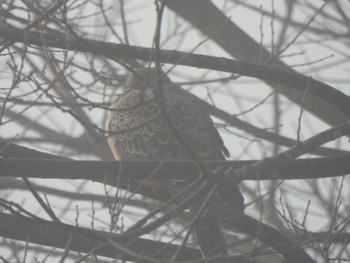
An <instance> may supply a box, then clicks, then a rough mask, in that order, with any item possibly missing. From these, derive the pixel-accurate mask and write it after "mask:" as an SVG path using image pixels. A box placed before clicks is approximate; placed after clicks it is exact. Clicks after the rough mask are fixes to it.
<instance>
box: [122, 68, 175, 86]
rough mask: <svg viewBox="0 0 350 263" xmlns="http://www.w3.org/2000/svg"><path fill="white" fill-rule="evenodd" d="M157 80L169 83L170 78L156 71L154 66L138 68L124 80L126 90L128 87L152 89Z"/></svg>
mask: <svg viewBox="0 0 350 263" xmlns="http://www.w3.org/2000/svg"><path fill="white" fill-rule="evenodd" d="M159 81H161V84H162V85H163V84H167V83H171V81H170V79H169V78H168V77H167V76H166V75H165V74H164V73H163V72H162V71H161V72H157V69H156V68H139V69H136V70H135V72H134V73H133V74H131V75H130V76H129V77H128V79H127V80H126V82H125V87H126V90H130V89H142V90H147V89H154V88H156V87H157V85H158V83H159Z"/></svg>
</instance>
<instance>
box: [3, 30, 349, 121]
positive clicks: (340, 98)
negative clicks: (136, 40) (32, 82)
mask: <svg viewBox="0 0 350 263" xmlns="http://www.w3.org/2000/svg"><path fill="white" fill-rule="evenodd" d="M0 38H4V39H7V40H11V41H16V42H22V43H25V44H29V45H36V46H45V47H56V48H60V49H65V50H67V49H68V50H75V51H79V52H90V53H94V54H96V55H104V56H106V57H108V58H115V57H118V58H133V59H139V60H144V61H147V62H149V61H153V60H154V56H153V52H154V51H153V49H151V48H142V47H135V46H129V45H123V44H112V43H107V42H101V41H94V40H87V39H82V38H79V39H74V38H66V37H64V35H62V34H55V35H54V34H46V33H38V32H25V31H23V30H20V29H17V28H13V27H0ZM159 60H160V61H161V62H164V63H171V64H178V65H185V66H192V67H200V68H207V69H212V70H217V71H223V72H230V73H236V74H241V75H244V76H249V77H254V78H258V79H262V80H265V81H273V82H276V83H279V84H283V85H286V86H288V87H289V88H291V89H295V90H297V91H299V92H301V93H302V94H304V92H305V90H306V89H307V91H308V94H313V95H315V96H316V97H319V98H322V99H323V100H324V101H328V102H329V103H331V104H332V105H333V106H334V107H335V108H337V109H338V110H340V111H341V112H343V113H344V114H346V115H347V116H350V99H349V98H348V97H347V96H346V95H345V94H343V93H342V92H340V91H338V90H336V89H335V88H333V87H331V86H329V85H327V84H324V83H322V82H320V81H317V80H313V79H311V78H308V77H306V76H304V75H302V74H299V73H296V72H292V71H289V70H288V71H287V70H281V69H280V68H275V67H269V66H262V65H256V64H250V63H245V62H239V61H235V60H232V59H226V58H222V57H221V58H219V57H210V56H205V55H198V54H190V53H185V52H178V51H166V50H161V51H160V52H159ZM333 118H334V117H333ZM338 122H339V121H337V123H338Z"/></svg>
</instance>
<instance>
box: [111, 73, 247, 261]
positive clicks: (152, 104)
mask: <svg viewBox="0 0 350 263" xmlns="http://www.w3.org/2000/svg"><path fill="white" fill-rule="evenodd" d="M161 75H162V76H161V78H158V77H157V76H158V75H157V73H156V70H155V69H146V68H142V69H138V70H136V74H133V75H131V76H130V77H129V78H128V80H127V82H126V85H125V86H126V91H125V93H123V94H121V95H120V96H119V97H118V98H117V99H116V100H115V101H114V102H113V104H112V111H111V113H110V122H109V131H110V132H111V134H112V135H111V136H110V137H109V139H108V143H109V146H110V147H111V150H112V152H113V154H114V157H115V159H116V160H191V159H192V158H191V155H190V154H189V153H188V151H186V150H185V149H184V147H183V146H182V144H181V143H180V142H179V141H178V140H177V137H176V136H175V135H174V133H173V131H172V130H171V129H170V128H169V127H168V125H167V122H166V121H165V119H164V115H163V114H162V112H161V107H160V105H159V97H157V95H158V93H157V88H158V81H160V82H161V85H160V86H161V87H162V90H163V96H164V106H165V107H164V108H165V116H167V118H168V120H170V121H171V123H172V125H173V126H174V127H175V128H176V129H177V131H178V132H179V133H180V134H181V136H182V137H183V139H184V141H185V142H186V144H187V145H188V146H189V147H190V148H191V149H192V150H193V151H194V152H195V154H196V155H197V156H198V157H200V158H202V159H204V160H224V159H225V155H226V156H227V155H228V151H227V149H226V148H225V146H224V144H223V141H222V139H221V137H220V135H219V133H218V131H217V130H216V128H215V127H214V124H213V122H212V120H211V118H210V116H209V114H208V113H207V111H206V109H205V108H203V107H202V106H201V105H200V104H199V103H198V99H197V98H196V97H195V96H194V95H192V94H190V93H188V92H186V91H184V90H182V89H181V88H180V87H179V86H177V85H176V84H174V83H172V82H171V81H170V79H169V78H168V77H167V76H164V74H163V73H161ZM162 183H164V182H162ZM169 184H170V187H169ZM164 187H166V188H167V189H170V190H169V192H173V193H170V195H172V194H175V193H174V192H175V191H181V189H182V188H181V184H175V183H170V182H169V183H168V186H164ZM219 189H220V190H221V189H222V190H223V191H226V193H220V194H216V196H215V198H213V200H212V201H211V203H210V204H209V208H208V210H209V212H208V214H206V217H207V219H208V220H209V218H210V220H209V221H203V224H202V228H201V227H199V228H197V230H198V229H201V230H202V231H203V226H204V231H209V229H208V227H209V228H211V229H210V230H212V229H214V228H216V229H215V231H220V230H218V229H217V228H220V225H219V224H218V221H217V219H218V218H219V217H220V216H222V215H224V216H227V215H229V216H232V215H236V216H237V215H240V214H242V213H243V197H242V195H241V194H240V192H239V188H238V186H237V184H236V183H235V182H231V181H230V182H229V183H228V184H227V185H223V186H222V187H221V188H220V187H219ZM189 194H190V193H189ZM225 200H226V201H225ZM227 200H229V201H227ZM199 203H200V202H199ZM228 203H230V204H228ZM199 206H200V204H197V206H196V207H199ZM210 206H213V207H214V206H215V207H216V208H215V209H210ZM229 206H230V207H229ZM219 207H220V209H224V208H225V209H226V211H219V210H218V208H219ZM192 210H195V209H192ZM228 210H230V211H231V212H228ZM216 214H217V215H216ZM219 214H222V215H219ZM216 217H218V218H216ZM211 219H213V220H211ZM208 222H210V224H209V225H208V224H207V223H208ZM206 224H207V226H206ZM214 225H215V227H214ZM197 232H198V231H197ZM209 232H210V231H209ZM197 235H198V236H202V235H201V233H199V234H198V233H197ZM218 236H221V238H222V234H221V235H218ZM212 237H213V235H211V238H212ZM204 238H205V237H204ZM208 238H209V237H208ZM199 239H200V238H199ZM199 241H200V240H199ZM213 242H218V241H213ZM213 242H211V243H213ZM221 242H223V241H221ZM200 243H201V241H200ZM214 244H215V243H214ZM202 245H203V246H204V247H205V246H211V245H213V244H202ZM202 245H201V246H202ZM216 245H217V244H216ZM221 250H223V248H222V247H221ZM214 253H215V254H216V253H221V254H223V253H224V252H223V251H216V252H215V251H214ZM204 254H206V256H208V253H206V252H204Z"/></svg>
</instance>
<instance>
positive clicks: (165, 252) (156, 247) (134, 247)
mask: <svg viewBox="0 0 350 263" xmlns="http://www.w3.org/2000/svg"><path fill="white" fill-rule="evenodd" d="M0 222H1V224H0V236H2V237H5V238H11V239H16V240H20V241H24V242H30V243H35V244H40V245H45V246H51V247H57V248H61V249H65V248H66V247H67V244H69V246H68V250H70V251H78V252H84V253H89V252H91V253H92V254H94V255H101V256H104V257H110V258H116V259H123V260H136V259H137V258H138V256H146V257H149V258H152V259H159V260H161V259H164V258H171V256H172V255H174V254H175V253H176V251H177V249H178V246H176V245H172V244H168V243H162V242H157V241H153V240H148V239H142V238H137V239H135V240H133V241H131V242H127V243H126V242H125V241H123V240H120V239H119V238H118V235H117V234H114V235H112V234H107V233H105V232H101V231H96V230H91V229H87V228H82V227H76V226H71V225H66V224H58V223H53V222H49V221H45V220H38V219H32V218H29V217H24V216H17V215H10V214H6V213H1V212H0ZM70 238H72V239H71V240H70ZM109 239H110V240H113V241H114V242H117V243H118V244H119V245H120V246H121V247H126V248H128V249H129V250H131V251H137V252H135V255H134V256H131V255H128V254H126V253H123V252H122V251H120V250H118V249H117V248H116V247H115V246H113V245H111V244H109V243H108V240H109ZM180 258H181V259H186V260H194V259H198V258H201V254H200V252H199V250H197V249H190V248H183V249H182V250H181V252H180ZM142 262H154V261H151V260H150V261H146V260H142Z"/></svg>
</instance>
